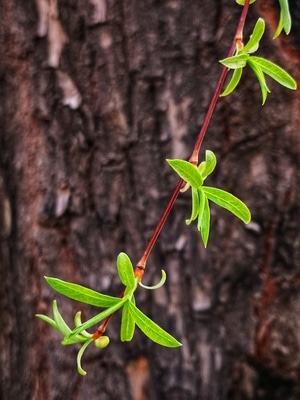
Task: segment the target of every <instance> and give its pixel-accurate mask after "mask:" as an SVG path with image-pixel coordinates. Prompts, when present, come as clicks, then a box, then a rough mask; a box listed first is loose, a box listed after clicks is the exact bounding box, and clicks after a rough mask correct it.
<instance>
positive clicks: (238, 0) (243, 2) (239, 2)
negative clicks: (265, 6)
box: [235, 0, 256, 6]
mask: <svg viewBox="0 0 300 400" xmlns="http://www.w3.org/2000/svg"><path fill="white" fill-rule="evenodd" d="M235 1H236V2H237V3H238V4H240V5H241V6H243V5H244V4H245V0H235ZM255 1H256V0H250V3H249V4H252V3H254V2H255Z"/></svg>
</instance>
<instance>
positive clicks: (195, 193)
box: [185, 187, 199, 225]
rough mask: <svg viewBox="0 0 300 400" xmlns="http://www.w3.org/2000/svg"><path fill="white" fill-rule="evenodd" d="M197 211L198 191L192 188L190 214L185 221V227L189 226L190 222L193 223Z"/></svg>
mask: <svg viewBox="0 0 300 400" xmlns="http://www.w3.org/2000/svg"><path fill="white" fill-rule="evenodd" d="M198 209H199V195H198V190H197V189H194V188H193V187H192V212H191V216H190V219H187V220H186V221H185V223H186V224H187V225H190V223H191V222H192V221H194V220H195V219H196V218H197V215H198V212H199V211H198Z"/></svg>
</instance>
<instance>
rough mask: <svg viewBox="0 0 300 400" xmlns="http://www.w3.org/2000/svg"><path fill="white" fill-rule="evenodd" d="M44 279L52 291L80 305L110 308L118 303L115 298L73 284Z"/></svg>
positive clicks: (54, 279)
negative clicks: (78, 302)
mask: <svg viewBox="0 0 300 400" xmlns="http://www.w3.org/2000/svg"><path fill="white" fill-rule="evenodd" d="M45 279H46V281H47V282H48V284H49V285H50V286H51V287H52V289H54V290H56V291H57V292H58V293H61V294H63V295H64V296H66V297H69V298H70V299H73V300H77V301H80V302H81V303H86V304H91V305H92V306H96V307H111V306H113V305H115V304H116V303H117V302H118V301H119V299H116V298H115V297H112V296H107V295H106V294H101V293H98V292H96V291H95V290H92V289H88V288H86V287H84V286H80V285H77V284H75V283H70V282H65V281H62V280H60V279H57V278H49V277H45Z"/></svg>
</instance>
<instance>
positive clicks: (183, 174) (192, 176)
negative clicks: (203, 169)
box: [167, 160, 203, 189]
mask: <svg viewBox="0 0 300 400" xmlns="http://www.w3.org/2000/svg"><path fill="white" fill-rule="evenodd" d="M167 162H168V164H169V165H170V167H172V168H173V169H174V171H176V172H177V174H178V175H179V176H180V178H181V179H183V180H184V181H186V182H188V183H189V184H190V185H191V186H192V187H193V188H194V189H198V187H199V186H202V185H203V178H202V175H201V174H200V172H199V171H198V169H197V168H196V167H195V166H194V165H192V164H191V163H189V162H188V161H185V160H167Z"/></svg>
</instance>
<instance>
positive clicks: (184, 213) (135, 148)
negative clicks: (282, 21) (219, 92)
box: [0, 0, 300, 400]
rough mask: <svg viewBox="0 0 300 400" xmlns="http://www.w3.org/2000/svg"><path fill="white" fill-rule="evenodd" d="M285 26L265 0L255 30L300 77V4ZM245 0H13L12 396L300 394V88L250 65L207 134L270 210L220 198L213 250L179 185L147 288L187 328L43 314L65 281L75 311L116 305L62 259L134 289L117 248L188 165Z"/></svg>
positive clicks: (7, 24)
mask: <svg viewBox="0 0 300 400" xmlns="http://www.w3.org/2000/svg"><path fill="white" fill-rule="evenodd" d="M290 7H291V13H292V17H293V29H292V32H291V35H290V36H289V37H284V35H282V36H281V37H280V38H279V39H277V40H276V41H273V40H272V36H273V34H274V32H275V30H276V26H277V23H278V18H279V3H278V1H277V0H274V1H273V0H265V1H261V0H258V1H257V2H256V3H255V4H254V5H252V6H251V7H250V12H249V15H248V18H247V22H246V28H245V39H247V38H248V35H249V33H250V32H251V31H252V29H253V26H254V23H255V21H256V20H257V18H258V16H262V17H263V18H265V20H266V24H267V29H266V34H265V36H264V38H263V40H262V43H261V46H260V49H259V51H258V55H259V56H264V57H266V58H268V59H270V60H272V61H273V62H276V63H278V64H279V65H282V66H283V67H284V68H286V69H287V71H288V72H289V73H290V74H292V75H293V76H294V78H295V79H296V80H298V81H299V79H300V74H299V63H300V39H299V38H300V36H299V35H300V29H299V26H300V25H299V24H300V4H299V1H297V0H294V1H292V0H290ZM241 9H242V8H241V7H240V6H238V5H237V4H236V2H235V1H234V0H223V1H219V0H210V1H208V0H206V1H199V0H188V1H183V0H143V1H139V0H123V1H120V0H85V1H83V0H36V1H34V0H27V1H17V0H10V1H3V2H1V5H0V21H1V22H0V35H1V36H0V282H1V285H0V327H1V330H0V371H1V373H0V399H1V400H19V399H23V400H25V399H28V400H50V399H51V400H54V399H55V400H60V399H64V400H79V399H80V400H82V399H89V400H94V399H95V400H96V399H97V400H98V399H99V400H114V399H124V400H176V399H180V400H241V399H243V400H254V399H255V400H256V399H263V400H267V399H270V400H271V399H272V400H276V399H278V400H283V399H284V400H296V399H299V396H300V265H299V262H300V232H299V220H300V218H299V217H300V211H299V204H300V192H299V184H300V172H299V167H300V136H299V122H300V104H299V99H300V97H299V96H300V95H299V90H298V91H296V92H292V91H289V90H288V89H285V88H282V87H280V86H279V85H278V84H276V82H274V81H268V84H269V87H270V89H271V94H270V95H269V96H268V99H267V102H266V104H265V105H264V107H262V106H261V94H260V89H259V86H258V84H257V82H256V80H255V77H254V76H253V74H252V72H251V71H245V72H244V75H243V78H242V81H241V83H240V85H239V87H238V88H237V90H236V91H235V92H234V93H233V94H232V95H230V96H229V97H226V98H222V99H220V101H219V102H218V105H217V108H216V112H215V113H214V115H213V119H212V121H211V124H210V127H209V130H208V132H207V135H206V138H205V140H204V143H203V146H202V151H201V158H202V159H203V155H204V151H205V150H206V149H210V150H212V151H213V152H215V154H216V156H217V159H218V165H217V168H216V171H215V173H214V174H213V175H212V176H211V177H209V179H208V181H207V184H208V185H215V186H217V187H220V188H222V189H224V190H227V191H230V192H232V193H233V194H235V195H236V196H238V197H239V198H241V199H242V200H243V201H244V202H245V203H246V204H247V205H248V207H249V208H250V209H251V212H252V222H251V223H250V224H249V225H247V226H245V225H244V224H243V223H241V222H240V221H238V220H237V219H236V218H234V217H233V216H232V215H230V214H229V213H227V212H226V211H224V210H222V209H220V208H218V207H214V206H212V225H211V234H210V240H209V244H208V247H207V249H204V248H203V245H202V243H201V240H200V238H199V233H198V232H197V230H196V227H195V226H194V225H192V226H189V227H188V226H186V224H185V219H186V218H188V217H189V213H190V207H191V204H190V195H189V193H184V194H180V196H179V198H178V200H177V202H176V204H175V207H174V209H173V211H172V213H171V215H170V217H169V218H168V220H167V223H166V225H165V227H164V229H163V231H162V233H161V235H160V237H159V239H158V241H157V243H156V245H155V247H154V250H153V252H152V255H151V257H150V259H149V262H148V266H147V270H146V274H145V278H144V281H143V282H144V283H145V284H153V283H156V282H157V281H158V280H159V277H160V270H161V269H162V268H163V269H165V270H166V272H167V282H166V284H165V285H164V287H163V288H161V289H159V290H157V291H154V292H150V291H145V290H142V289H139V290H138V293H137V303H138V305H139V307H140V308H141V309H142V310H143V311H144V312H145V313H147V314H148V315H149V316H151V317H152V318H153V319H154V320H155V321H156V322H157V323H159V324H160V325H161V326H162V327H164V328H165V329H166V330H168V331H169V332H171V333H172V334H173V335H174V336H175V337H176V338H178V339H179V340H180V341H181V342H182V343H183V346H182V347H181V348H177V349H167V348H163V347H160V346H158V345H156V344H154V343H152V342H150V341H149V340H148V339H147V338H146V337H145V336H144V335H142V334H141V333H140V332H137V333H136V335H135V337H134V339H133V340H132V342H130V343H125V344H124V343H121V342H120V340H119V327H120V319H119V315H116V316H114V318H113V319H112V321H111V323H110V325H109V328H108V331H107V333H108V335H109V336H110V340H111V344H110V345H109V346H108V347H107V348H106V349H103V350H98V349H96V348H92V346H90V348H89V349H88V350H87V352H86V354H85V355H84V358H83V367H84V368H85V369H86V371H87V375H86V376H85V377H82V376H80V375H78V373H77V371H76V353H77V351H78V348H76V346H68V347H63V346H61V344H60V342H61V339H62V338H61V337H60V335H59V334H58V333H57V332H56V331H54V330H53V329H51V328H50V327H49V326H48V325H46V324H45V323H43V322H42V321H40V320H38V319H37V318H36V317H35V314H36V313H44V314H47V315H50V316H51V307H52V301H53V300H54V299H57V301H58V305H59V308H60V310H61V312H62V314H63V316H64V317H65V319H66V320H67V321H68V323H70V325H71V324H72V319H73V316H74V314H75V313H76V312H77V311H78V310H81V311H82V313H83V318H84V319H87V318H89V317H90V316H92V315H94V314H95V313H96V312H97V310H96V309H94V308H92V307H88V306H86V305H82V304H78V303H76V302H75V301H72V300H69V299H66V298H64V297H63V296H60V295H58V294H56V293H55V292H54V291H53V290H51V289H50V287H48V286H47V284H46V282H45V280H44V275H47V276H53V277H57V278H60V279H64V280H67V281H72V282H75V283H79V284H84V285H86V286H88V287H90V288H93V289H95V290H98V291H101V292H103V293H107V294H111V295H115V296H116V295H118V294H119V292H120V290H121V287H120V284H119V281H118V278H117V274H116V258H117V255H118V253H119V252H120V251H124V252H126V253H127V254H128V255H129V256H130V258H131V259H132V261H133V263H137V262H138V260H139V259H140V257H141V256H142V254H143V252H144V249H145V247H146V245H147V243H148V241H149V239H150V237H151V235H152V233H153V230H154V229H155V226H156V224H157V223H158V220H159V218H160V216H161V215H162V213H163V211H164V208H165V206H166V205H167V203H168V201H169V198H170V197H171V195H172V192H173V190H174V187H175V185H176V183H177V178H176V176H175V174H174V173H173V172H172V171H171V170H170V168H169V167H168V165H167V164H166V162H165V159H166V158H183V159H187V158H188V157H189V156H190V154H191V151H192V148H193V146H194V142H195V140H196V137H197V134H198V132H199V129H200V128H201V125H202V123H203V118H204V116H205V112H206V110H207V108H208V105H209V102H210V99H211V97H212V95H213V92H214V89H215V87H216V82H217V79H218V77H219V75H220V72H221V65H220V64H219V63H218V60H220V59H222V58H225V57H226V56H227V53H228V50H229V48H230V45H231V42H232V39H233V37H234V33H235V30H236V26H237V23H238V20H239V16H240V13H241Z"/></svg>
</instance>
